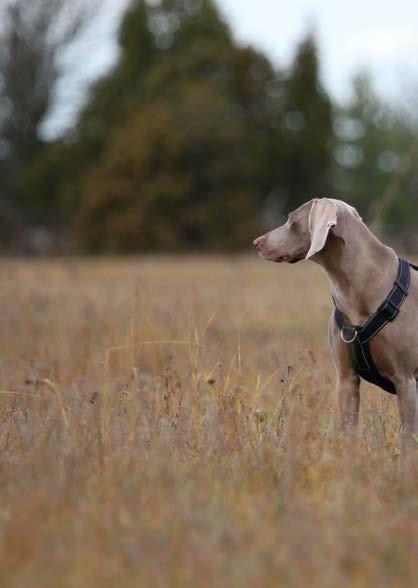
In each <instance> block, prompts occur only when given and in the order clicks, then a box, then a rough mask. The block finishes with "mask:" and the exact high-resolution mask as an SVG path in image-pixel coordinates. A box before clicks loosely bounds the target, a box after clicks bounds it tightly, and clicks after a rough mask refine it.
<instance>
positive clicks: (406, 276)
mask: <svg viewBox="0 0 418 588" xmlns="http://www.w3.org/2000/svg"><path fill="white" fill-rule="evenodd" d="M411 267H412V268H414V269H415V270H418V267H417V266H414V265H412V264H410V263H408V262H407V261H405V260H404V259H400V260H399V274H398V277H397V280H396V282H395V283H394V286H393V289H392V291H391V292H390V294H389V296H388V297H387V298H386V300H385V301H384V302H383V303H382V304H381V305H380V306H379V308H378V309H377V311H376V312H375V313H374V315H373V316H371V317H370V318H369V320H368V321H367V322H366V323H365V324H364V325H363V326H362V327H359V326H356V325H349V324H347V323H346V322H345V321H344V315H343V313H342V312H341V311H340V310H339V309H338V308H335V312H334V318H335V322H336V323H337V325H338V327H339V328H340V330H341V338H342V340H343V341H344V343H346V344H347V345H348V346H349V350H350V355H351V359H352V362H353V366H354V368H355V370H356V372H357V374H358V375H359V376H360V377H362V378H363V379H364V380H367V381H368V382H371V383H372V384H375V385H376V386H380V388H383V390H386V392H390V393H391V394H396V389H395V386H394V384H393V383H392V382H391V381H390V380H388V379H387V378H385V377H384V376H382V374H380V373H379V371H378V369H377V367H376V365H375V363H374V361H373V357H372V354H371V351H370V340H371V339H373V337H375V336H376V335H377V333H378V332H379V331H381V330H382V329H383V327H385V326H386V325H387V324H388V323H389V322H392V321H394V320H395V318H396V317H397V316H398V314H399V311H400V309H401V306H402V303H403V301H404V300H405V297H406V296H407V295H408V290H409V284H410V281H411Z"/></svg>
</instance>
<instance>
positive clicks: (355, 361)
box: [254, 198, 418, 445]
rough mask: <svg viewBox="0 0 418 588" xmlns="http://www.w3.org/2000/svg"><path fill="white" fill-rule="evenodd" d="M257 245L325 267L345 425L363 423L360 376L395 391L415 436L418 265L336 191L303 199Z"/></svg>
mask: <svg viewBox="0 0 418 588" xmlns="http://www.w3.org/2000/svg"><path fill="white" fill-rule="evenodd" d="M254 246H255V248H256V249H257V251H258V253H259V254H260V256H261V257H263V258H264V259H266V260H268V261H274V262H278V263H280V262H287V263H297V262H299V261H302V260H305V259H307V260H311V261H314V262H315V263H318V264H319V265H321V266H322V267H323V268H324V269H325V271H326V273H327V274H328V277H329V279H330V282H331V293H332V297H333V299H334V303H335V307H336V310H335V312H334V313H333V314H332V316H331V319H330V322H329V329H328V334H329V342H330V347H331V352H332V357H333V360H334V363H335V367H336V372H337V399H338V407H339V412H340V418H341V425H342V427H343V429H347V428H349V427H352V426H356V425H357V423H358V417H359V408H360V379H361V377H363V378H365V379H368V380H369V381H372V382H374V383H377V384H378V385H380V386H381V387H382V388H383V389H386V390H387V391H389V392H393V393H395V394H396V397H397V401H398V408H399V415H400V419H401V423H402V431H403V440H404V442H405V444H406V445H410V444H413V443H415V435H417V434H418V417H417V399H418V271H416V270H417V269H418V268H416V267H415V266H413V265H412V264H409V263H408V262H405V261H404V260H400V259H399V258H398V256H397V255H396V253H395V252H394V250H393V249H391V248H390V247H387V246H386V245H384V244H383V243H381V242H380V241H379V240H378V239H377V238H376V237H375V236H374V235H373V233H372V232H371V231H370V230H369V229H368V227H367V226H366V225H365V224H364V223H363V221H362V219H361V217H360V215H359V214H358V212H357V211H356V210H355V208H353V207H352V206H350V205H348V204H346V203H345V202H342V201H341V200H336V199H333V198H314V199H313V200H310V201H309V202H307V203H306V204H303V205H302V206H300V207H299V208H298V209H297V210H295V211H293V212H291V213H290V214H289V217H288V220H287V222H286V224H284V225H283V226H281V227H279V228H277V229H275V230H273V231H271V232H269V233H267V234H265V235H262V236H261V237H258V238H257V239H255V241H254ZM368 368H370V369H369V371H368Z"/></svg>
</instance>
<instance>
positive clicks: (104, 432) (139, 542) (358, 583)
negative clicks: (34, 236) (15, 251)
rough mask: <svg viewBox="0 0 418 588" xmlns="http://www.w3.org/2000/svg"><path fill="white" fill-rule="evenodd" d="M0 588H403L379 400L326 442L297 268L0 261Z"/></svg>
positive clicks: (415, 551) (311, 320)
mask: <svg viewBox="0 0 418 588" xmlns="http://www.w3.org/2000/svg"><path fill="white" fill-rule="evenodd" d="M0 263H1V275H2V280H1V286H0V299H1V306H0V307H1V323H0V324H1V329H0V361H1V382H0V385H1V395H0V422H1V427H0V586H1V587H3V586H4V587H13V588H15V587H16V588H17V587H19V588H38V587H39V588H41V587H42V588H50V587H51V588H67V587H68V588H70V587H71V588H72V587H75V588H78V587H89V588H95V587H101V588H108V587H109V588H110V587H114V586H115V587H118V588H136V587H147V588H148V587H150V588H151V587H152V588H154V587H155V588H160V587H161V588H166V587H167V588H171V587H172V588H177V587H181V588H186V587H190V588H192V587H193V588H194V587H196V588H199V587H215V588H223V587H228V588H235V587H237V588H238V587H239V588H246V587H251V588H253V587H262V588H270V587H271V588H276V587H288V586H289V587H295V588H298V587H301V586H309V587H313V588H316V587H318V588H327V587H330V588H331V587H338V588H339V587H350V588H353V587H363V586H364V587H376V586H378V587H379V588H381V587H391V588H393V587H397V586H411V587H414V586H417V585H418V565H417V558H418V467H417V469H415V468H414V467H412V466H411V467H410V468H409V469H408V470H407V471H404V469H403V468H400V467H399V461H400V460H399V420H398V416H397V407H396V399H395V398H393V397H392V396H390V395H388V394H384V393H381V392H379V391H378V390H377V389H375V388H373V387H372V386H363V393H362V409H361V410H362V413H361V425H360V430H359V433H358V436H357V437H355V438H351V437H350V436H343V435H342V434H341V433H340V431H339V428H338V417H337V413H336V400H335V394H334V381H335V375H334V368H333V365H332V363H331V359H330V356H329V353H328V349H327V339H326V330H327V321H328V317H329V314H330V310H331V300H330V297H329V294H328V283H327V279H326V277H325V275H323V274H322V272H321V271H320V269H319V268H317V267H315V266H314V265H313V264H299V265H298V266H293V267H290V266H285V265H281V266H278V265H274V264H268V263H266V262H263V261H261V260H259V259H257V258H256V256H255V255H254V257H251V258H233V257H231V258H173V259H167V258H144V259H141V258H138V259H135V258H132V259H129V260H86V261H78V260H66V261H44V262H39V261H2V262H0Z"/></svg>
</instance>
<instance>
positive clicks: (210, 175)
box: [0, 0, 418, 254]
mask: <svg viewBox="0 0 418 588" xmlns="http://www.w3.org/2000/svg"><path fill="white" fill-rule="evenodd" d="M288 4H289V3H287V2H273V1H272V0H258V1H257V2H253V1H251V2H250V1H249V0H245V1H241V0H240V1H239V2H238V0H218V1H217V2H214V1H213V0H159V1H158V0H152V1H151V0H148V1H145V0H131V1H128V0H123V1H122V0H102V1H101V2H100V1H99V0H84V2H81V1H80V2H77V1H76V0H31V2H28V1H27V0H10V1H7V0H3V2H2V4H1V5H0V250H1V251H2V252H3V253H4V254H7V253H18V254H35V253H36V254H65V253H71V254H73V253H89V254H91V253H106V254H124V253H138V252H177V251H181V252H184V251H193V252H194V251H217V252H218V251H241V250H248V249H249V247H250V246H251V245H250V244H251V241H252V239H253V237H254V236H256V235H257V234H259V233H260V232H262V231H265V230H266V229H269V228H272V227H274V226H276V225H278V224H280V223H281V222H282V220H283V219H284V218H285V216H286V214H287V212H288V211H289V210H291V209H294V208H296V207H297V206H299V205H300V204H302V203H303V202H304V201H306V200H308V199H310V198H311V197H314V196H333V197H338V198H341V199H343V200H345V201H347V202H349V203H351V204H352V205H354V206H355V207H357V208H358V210H359V211H360V213H361V214H362V215H363V218H364V219H365V220H366V221H367V222H368V223H370V224H371V226H372V228H373V229H374V230H375V231H376V232H377V233H378V234H379V235H380V236H382V237H384V238H385V239H387V240H388V241H390V242H392V243H394V244H395V245H396V246H398V247H401V248H402V249H404V250H408V251H410V252H414V251H416V250H417V248H418V237H417V233H418V230H417V229H418V166H417V161H418V117H417V106H418V65H417V64H418V35H417V34H416V30H414V27H413V23H414V21H415V22H416V20H417V18H418V8H417V7H416V6H415V5H414V4H413V3H412V2H408V1H406V0H399V1H398V2H397V3H396V5H393V6H392V8H391V9H390V10H391V11H390V12H388V11H385V10H384V9H383V8H382V6H381V4H380V3H377V2H375V1H374V0H373V1H371V2H369V3H368V4H367V6H364V2H360V0H354V1H353V2H352V3H351V4H350V9H349V14H341V12H340V13H339V12H338V10H337V8H338V7H337V6H335V4H336V3H332V2H331V1H330V0H322V1H321V0H318V1H317V2H315V3H312V2H309V1H308V0H305V1H303V0H297V1H295V2H293V3H292V5H291V6H288Z"/></svg>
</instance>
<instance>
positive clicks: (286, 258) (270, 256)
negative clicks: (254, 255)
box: [259, 252, 304, 265]
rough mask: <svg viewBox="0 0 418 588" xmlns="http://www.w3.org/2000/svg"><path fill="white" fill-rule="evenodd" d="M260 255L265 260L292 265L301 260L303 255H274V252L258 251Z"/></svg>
mask: <svg viewBox="0 0 418 588" xmlns="http://www.w3.org/2000/svg"><path fill="white" fill-rule="evenodd" d="M259 255H260V257H262V258H263V259H265V260H266V261H273V262H274V263H291V264H292V265H293V264H295V263H298V262H299V261H302V260H303V259H304V258H303V257H292V256H291V255H275V254H274V253H272V252H271V253H261V252H259Z"/></svg>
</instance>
